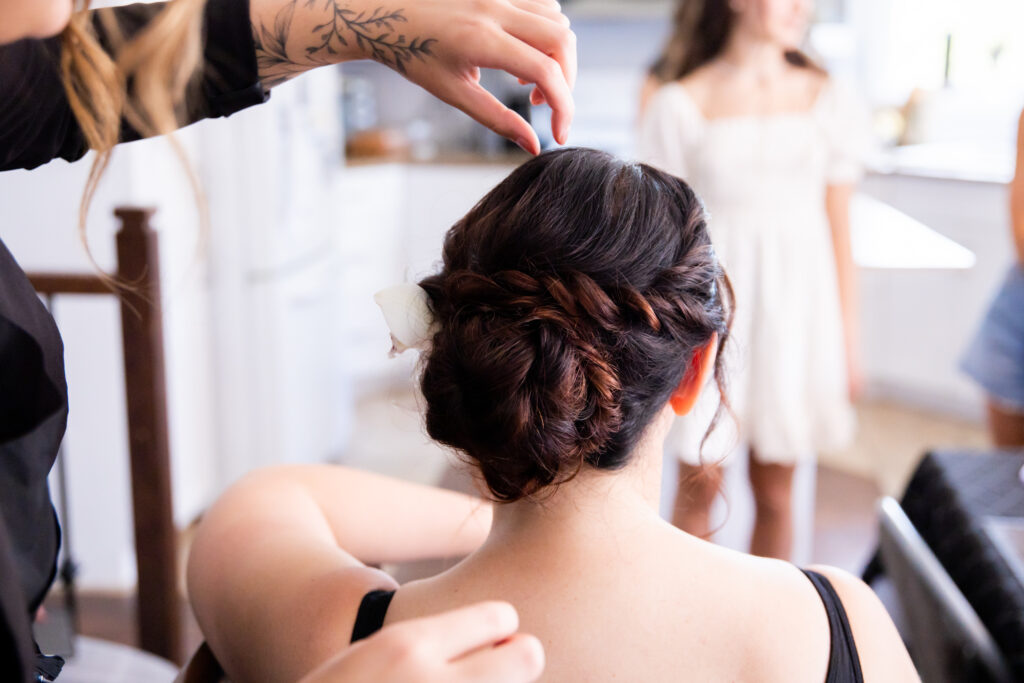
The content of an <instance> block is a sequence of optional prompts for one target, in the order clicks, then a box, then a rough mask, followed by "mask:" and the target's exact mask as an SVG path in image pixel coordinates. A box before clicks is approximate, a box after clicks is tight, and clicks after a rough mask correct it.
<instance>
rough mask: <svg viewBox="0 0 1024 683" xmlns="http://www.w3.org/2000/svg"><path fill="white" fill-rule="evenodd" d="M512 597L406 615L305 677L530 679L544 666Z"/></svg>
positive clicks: (368, 681)
mask: <svg viewBox="0 0 1024 683" xmlns="http://www.w3.org/2000/svg"><path fill="white" fill-rule="evenodd" d="M518 628H519V616H518V615H517V614H516V611H515V609H514V608H513V607H512V606H511V605H509V604H506V603H500V602H485V603H480V604H477V605H472V606H470V607H464V608H462V609H458V610H454V611H452V612H446V613H444V614H441V615H438V616H435V617H427V618H424V619H415V620H411V621H403V622H400V623H397V624H395V625H393V626H389V627H387V628H385V629H384V630H382V631H380V632H378V633H376V634H374V635H373V636H371V637H370V638H368V639H366V640H364V641H362V642H359V643H356V644H355V645H353V646H352V647H351V648H349V649H348V650H346V651H345V652H344V653H342V654H341V655H340V656H338V657H336V658H335V659H332V660H331V661H329V662H327V663H326V664H324V665H323V666H321V667H320V668H319V669H317V670H316V671H314V672H313V673H311V674H309V675H308V676H306V677H305V678H303V679H302V681H300V683H469V682H470V681H480V682H482V681H487V682H488V683H529V682H530V681H535V680H537V678H538V677H539V676H540V674H541V672H542V671H543V669H544V651H543V649H542V648H541V645H540V642H539V641H538V640H537V639H536V638H534V637H533V636H527V635H521V634H517V633H516V630H517V629H518Z"/></svg>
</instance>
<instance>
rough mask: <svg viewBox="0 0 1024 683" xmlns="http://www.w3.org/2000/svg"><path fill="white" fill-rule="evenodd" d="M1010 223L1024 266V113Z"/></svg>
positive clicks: (1018, 253)
mask: <svg viewBox="0 0 1024 683" xmlns="http://www.w3.org/2000/svg"><path fill="white" fill-rule="evenodd" d="M1010 221H1011V222H1012V223H1013V241H1014V244H1015V245H1016V247H1017V263H1019V264H1021V266H1024V113H1021V117H1020V124H1019V126H1018V129H1017V170H1016V173H1015V174H1014V176H1013V182H1011V183H1010Z"/></svg>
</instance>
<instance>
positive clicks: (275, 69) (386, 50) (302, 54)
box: [253, 0, 437, 87]
mask: <svg viewBox="0 0 1024 683" xmlns="http://www.w3.org/2000/svg"><path fill="white" fill-rule="evenodd" d="M408 21H409V20H408V18H407V17H406V15H405V10H404V9H393V10H391V9H385V8H384V7H377V8H376V9H374V10H373V11H372V12H369V11H358V10H355V9H351V8H350V7H349V6H348V5H347V4H346V3H345V0H323V1H322V2H321V0H285V1H284V3H283V4H282V5H281V6H280V8H279V9H278V10H277V12H276V13H275V14H274V17H273V20H272V21H270V22H269V23H268V21H267V20H266V18H258V17H255V16H254V18H253V41H254V43H255V46H256V59H257V63H258V65H259V71H260V77H261V78H262V80H263V83H264V85H265V86H267V87H274V86H275V85H278V84H280V83H283V82H284V81H286V80H288V79H289V78H292V77H293V76H297V75H299V74H300V73H302V72H304V71H306V70H308V69H310V68H312V67H315V66H322V65H324V64H331V63H335V62H339V61H342V59H344V58H346V57H348V58H357V57H368V58H370V59H374V60H376V61H378V62H380V63H382V64H384V65H386V66H389V67H391V68H392V69H394V70H396V71H398V72H399V73H403V74H404V73H405V72H406V68H407V65H408V63H409V62H410V61H411V60H413V59H419V60H422V61H425V60H426V59H427V57H432V56H433V52H432V50H433V48H434V46H435V45H436V44H437V40H436V39H434V38H424V37H422V36H413V37H411V38H410V37H407V36H406V35H405V33H403V32H401V31H400V30H399V28H401V25H402V24H406V23H408Z"/></svg>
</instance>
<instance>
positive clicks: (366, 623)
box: [352, 569, 864, 683]
mask: <svg viewBox="0 0 1024 683" xmlns="http://www.w3.org/2000/svg"><path fill="white" fill-rule="evenodd" d="M803 572H804V574H806V575H807V578H808V579H810V580H811V583H812V584H814V588H815V589H816V590H817V591H818V595H820V596H821V601H822V602H823V603H824V604H825V612H826V613H828V628H829V632H830V639H831V650H830V652H829V658H828V674H827V675H826V677H825V683H864V674H863V673H862V672H861V669H860V657H859V656H858V655H857V644H856V643H855V642H853V631H852V630H851V629H850V621H849V619H847V617H846V610H845V609H844V608H843V602H842V601H841V600H840V599H839V596H838V595H837V594H836V591H835V589H834V588H833V587H832V584H831V583H830V582H829V580H828V579H826V578H825V577H824V576H822V575H821V574H819V573H818V572H812V571H808V570H806V569H804V570H803ZM393 597H395V591H371V592H369V593H367V594H366V595H365V596H364V597H363V601H362V603H360V605H359V613H358V614H357V615H356V625H355V627H354V628H353V629H352V642H353V643H354V642H356V641H357V640H362V639H363V638H367V637H369V636H371V635H373V634H374V633H376V632H377V631H379V630H380V629H381V627H382V626H383V625H384V617H386V616H387V613H388V606H389V605H391V598H393Z"/></svg>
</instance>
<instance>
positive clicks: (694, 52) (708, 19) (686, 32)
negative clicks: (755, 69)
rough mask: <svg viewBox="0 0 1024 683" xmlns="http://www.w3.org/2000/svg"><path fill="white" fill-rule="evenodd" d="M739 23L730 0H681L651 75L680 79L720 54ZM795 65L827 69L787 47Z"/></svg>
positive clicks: (663, 79)
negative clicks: (670, 30) (670, 31)
mask: <svg viewBox="0 0 1024 683" xmlns="http://www.w3.org/2000/svg"><path fill="white" fill-rule="evenodd" d="M735 24H736V13H735V12H734V11H733V9H732V8H731V7H730V6H729V0H678V4H677V7H676V13H675V19H674V20H673V29H672V36H671V37H670V38H669V40H668V43H666V45H665V48H664V49H663V50H662V52H661V56H660V57H658V59H657V61H655V62H654V64H653V65H652V66H651V68H650V74H651V76H653V77H654V78H655V79H656V80H658V81H659V82H661V83H671V82H673V81H678V80H680V79H682V78H683V77H685V76H687V75H688V74H690V73H692V72H694V71H696V70H697V69H699V68H700V67H702V66H704V65H705V64H707V63H708V62H710V61H711V60H712V59H714V58H715V57H717V56H718V55H719V54H721V52H722V50H723V49H725V43H726V41H727V40H728V39H729V34H730V33H732V29H733V26H735ZM784 56H785V59H786V61H787V62H789V63H790V64H792V65H793V66H798V67H802V68H805V69H814V70H815V71H819V72H821V73H825V70H824V69H823V68H821V67H820V66H818V65H817V64H816V63H815V62H814V61H813V60H812V59H811V58H810V57H808V56H807V55H806V54H804V53H803V52H801V51H800V50H786V52H785V55H784Z"/></svg>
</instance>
